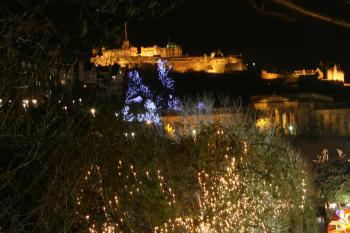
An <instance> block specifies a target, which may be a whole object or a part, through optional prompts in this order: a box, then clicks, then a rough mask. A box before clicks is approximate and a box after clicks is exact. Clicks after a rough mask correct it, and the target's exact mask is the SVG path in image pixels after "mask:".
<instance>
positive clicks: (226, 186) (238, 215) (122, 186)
mask: <svg viewBox="0 0 350 233" xmlns="http://www.w3.org/2000/svg"><path fill="white" fill-rule="evenodd" d="M214 132H215V133H214V135H215V136H214V137H213V139H214V140H212V141H211V140H210V141H208V143H207V149H208V151H209V152H215V151H216V152H217V151H221V152H223V155H222V162H221V163H220V162H219V166H217V167H216V168H215V169H212V170H208V171H206V170H201V171H199V172H198V173H197V174H196V175H195V174H194V175H195V176H196V179H195V180H196V184H192V186H193V190H191V191H192V192H193V198H194V206H192V207H191V208H192V210H191V211H190V213H191V214H187V213H188V212H186V211H185V212H183V213H182V212H176V213H177V214H175V215H173V216H174V217H170V218H169V219H167V220H165V221H164V222H163V223H162V224H160V225H158V226H152V229H153V230H152V231H153V233H170V232H174V233H175V232H188V233H229V232H239V233H240V232H242V233H246V232H248V233H249V232H264V233H268V232H287V231H288V229H287V228H288V227H289V226H288V225H283V224H281V222H283V221H288V218H289V214H290V212H292V211H294V212H295V211H299V212H300V213H302V212H303V211H304V210H305V208H306V205H307V203H306V202H307V196H308V193H307V182H306V180H305V178H303V177H305V176H306V174H304V172H302V173H303V174H301V175H300V176H299V177H293V180H294V181H293V183H295V185H294V186H293V185H288V187H284V186H283V182H285V183H286V182H287V179H290V178H286V177H287V176H288V174H285V176H286V177H283V176H282V177H274V176H272V175H271V174H269V173H266V172H265V170H264V169H262V170H261V171H259V169H260V168H259V166H254V167H251V164H250V161H249V158H250V156H254V149H256V148H253V147H252V145H251V144H250V143H251V142H250V141H249V140H242V141H240V144H241V146H239V147H233V146H232V145H231V144H226V146H224V147H223V148H220V147H222V145H223V144H220V143H219V144H217V143H218V141H220V140H221V142H223V141H225V138H226V134H227V132H226V131H224V130H218V131H214ZM190 134H191V136H194V135H193V131H192V129H191V131H190ZM200 135H201V134H200V132H199V131H196V136H197V140H196V141H195V142H194V143H199V141H200ZM134 136H135V133H134V132H128V133H125V137H129V138H130V137H134ZM219 145H220V146H219ZM237 148H240V151H237ZM261 166H262V165H261ZM103 172H104V171H102V169H101V168H100V167H99V166H97V165H93V166H91V167H90V169H89V170H88V171H87V174H86V176H85V177H84V179H83V182H82V188H80V189H79V190H80V191H79V192H77V193H78V194H77V197H76V205H77V206H78V207H77V209H78V211H77V213H76V214H77V218H78V219H81V223H84V224H85V225H86V226H87V229H88V230H87V231H88V232H92V233H95V232H110V233H116V232H128V230H129V231H130V229H128V230H126V229H125V226H126V225H128V224H130V221H134V220H133V219H134V218H135V217H134V216H133V213H132V210H131V209H130V205H133V203H134V202H137V200H139V199H138V198H140V197H144V196H145V195H147V189H148V185H150V184H152V185H151V186H152V187H158V191H159V192H160V194H161V196H159V202H161V203H165V205H163V206H162V205H160V206H162V208H170V209H171V210H172V209H176V208H178V203H179V201H178V200H177V195H176V190H175V189H174V187H171V185H169V184H170V182H169V181H168V180H167V179H166V177H165V176H164V175H163V172H162V171H161V170H160V169H158V170H157V169H156V170H155V168H153V169H145V168H142V169H140V168H138V167H137V166H135V165H134V164H132V163H130V162H123V161H122V160H119V161H117V162H116V170H115V174H114V175H113V174H112V177H114V180H117V184H118V187H116V190H117V191H111V187H110V186H108V185H107V186H106V185H104V183H105V182H110V181H108V180H109V179H110V178H111V177H106V178H107V180H104V179H103V175H102V174H103ZM175 188H176V187H175ZM112 189H113V188H112ZM91 193H94V195H95V196H97V197H96V198H95V199H92V200H91V199H89V198H87V196H88V195H89V194H91ZM293 193H294V194H297V195H294V196H293ZM296 197H297V198H296ZM146 199H147V198H146ZM96 200H97V201H96ZM180 203H181V200H180ZM180 205H181V204H180ZM87 206H90V208H87ZM97 209H99V211H97ZM101 219H102V220H101ZM98 220H99V221H98ZM101 221H102V222H101ZM135 232H137V231H135Z"/></svg>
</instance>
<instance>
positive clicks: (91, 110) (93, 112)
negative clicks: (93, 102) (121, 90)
mask: <svg viewBox="0 0 350 233" xmlns="http://www.w3.org/2000/svg"><path fill="white" fill-rule="evenodd" d="M90 112H91V114H92V116H93V117H95V116H96V115H95V114H96V109H94V108H91V109H90Z"/></svg>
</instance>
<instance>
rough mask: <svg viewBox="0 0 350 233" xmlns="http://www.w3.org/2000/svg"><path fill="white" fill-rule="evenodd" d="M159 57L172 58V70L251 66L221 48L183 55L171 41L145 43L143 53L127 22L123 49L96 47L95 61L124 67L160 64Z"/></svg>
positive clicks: (227, 69) (223, 69)
mask: <svg viewBox="0 0 350 233" xmlns="http://www.w3.org/2000/svg"><path fill="white" fill-rule="evenodd" d="M159 58H164V59H166V60H167V61H168V65H171V66H172V70H173V71H174V72H178V73H185V72H206V73H230V72H234V71H243V70H246V69H247V67H246V65H245V64H244V63H243V61H242V58H241V57H240V56H236V55H230V56H228V57H225V56H224V55H223V54H222V53H221V52H220V51H217V52H213V53H212V54H211V56H206V55H204V56H199V57H198V56H197V57H195V56H183V54H182V49H181V47H180V46H178V45H176V44H175V43H170V42H168V44H167V46H166V47H160V46H158V45H154V46H152V47H141V48H140V53H139V52H138V48H137V47H132V46H131V45H130V42H129V40H128V35H127V28H126V24H125V40H124V41H123V44H122V47H121V48H120V49H105V48H102V50H101V54H100V55H98V53H97V50H96V49H93V57H92V58H91V63H94V64H95V65H96V66H110V65H115V64H118V65H120V67H122V68H134V67H140V66H142V65H144V64H153V65H154V64H156V62H157V60H158V59H159Z"/></svg>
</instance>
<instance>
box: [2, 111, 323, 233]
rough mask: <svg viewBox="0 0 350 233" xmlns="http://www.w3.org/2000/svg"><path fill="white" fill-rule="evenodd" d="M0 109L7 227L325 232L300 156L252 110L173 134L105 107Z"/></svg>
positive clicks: (198, 123)
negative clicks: (261, 125) (319, 228)
mask: <svg viewBox="0 0 350 233" xmlns="http://www.w3.org/2000/svg"><path fill="white" fill-rule="evenodd" d="M0 111H1V113H0V122H1V132H2V133H1V136H0V140H1V141H0V143H1V149H0V150H1V151H0V153H1V155H2V156H1V161H0V164H2V165H1V168H0V169H1V194H0V195H1V197H0V204H1V207H2V208H1V213H0V227H1V231H3V232H89V231H90V232H103V230H110V232H165V231H168V232H298V233H299V232H316V231H315V229H316V228H315V222H314V220H315V215H314V213H313V211H312V208H311V206H310V201H309V196H308V189H309V187H308V185H309V184H308V179H307V174H306V172H305V169H304V168H303V165H302V162H301V160H300V158H299V156H298V155H297V154H296V153H295V152H294V151H293V150H292V149H291V148H289V147H288V146H287V145H286V144H285V143H284V142H283V140H282V139H280V138H278V137H276V136H274V135H273V134H272V133H269V132H261V131H259V130H258V129H256V128H255V127H253V125H254V124H253V121H251V120H249V119H251V118H250V117H249V116H247V114H245V113H242V112H241V113H239V114H235V115H234V116H233V117H232V118H231V119H226V120H225V121H223V122H219V121H214V120H213V121H209V122H206V121H205V120H203V118H201V119H200V120H198V121H193V122H192V123H188V124H186V121H183V123H182V124H178V125H177V126H178V128H175V127H174V128H175V135H167V134H166V133H165V131H163V129H162V128H161V127H153V126H148V125H140V124H126V123H124V122H122V121H120V120H119V119H116V118H115V117H114V118H113V117H109V115H108V114H102V113H100V112H99V111H97V114H96V118H93V117H92V116H91V114H89V113H88V112H87V111H86V110H85V111H84V109H76V110H74V111H72V112H70V113H67V112H65V111H64V110H62V109H60V108H57V107H53V106H49V104H48V105H47V106H44V105H42V106H40V107H38V108H33V109H28V110H27V111H23V110H22V109H17V108H15V107H14V105H13V106H12V107H8V108H5V107H3V108H1V110H0ZM209 115H210V114H209ZM39 116H40V117H39ZM111 116H112V114H111ZM192 117H193V118H196V116H192ZM185 118H186V117H183V118H182V119H185ZM198 119H199V118H198ZM195 122H196V123H195ZM181 127H182V130H180V128H181ZM194 130H195V131H194ZM178 132H181V134H180V133H178ZM186 132H189V133H186Z"/></svg>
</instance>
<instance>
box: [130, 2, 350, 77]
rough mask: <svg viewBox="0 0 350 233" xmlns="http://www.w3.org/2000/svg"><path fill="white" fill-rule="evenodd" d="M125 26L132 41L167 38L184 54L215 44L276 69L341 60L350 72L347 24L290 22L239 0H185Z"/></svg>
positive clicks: (142, 42) (212, 47)
mask: <svg viewBox="0 0 350 233" xmlns="http://www.w3.org/2000/svg"><path fill="white" fill-rule="evenodd" d="M128 28H129V30H128V32H129V39H130V41H131V43H132V44H134V45H137V46H141V45H144V46H151V45H154V44H159V45H163V46H164V45H165V44H166V43H167V41H168V39H170V40H171V41H174V42H176V43H178V44H179V45H181V46H182V48H183V51H184V54H189V55H203V54H210V52H212V51H215V50H217V49H220V50H221V51H222V52H223V53H224V54H226V55H227V54H242V55H243V58H244V59H245V60H246V61H247V62H256V63H257V64H258V65H261V66H264V67H275V68H279V69H293V68H314V67H315V66H317V65H318V64H319V62H320V61H322V62H329V63H331V64H332V63H335V64H340V65H341V67H342V69H344V70H345V72H346V77H347V78H346V79H347V80H349V77H350V75H349V73H350V60H349V59H348V56H347V54H348V53H349V52H350V45H349V43H348V42H349V41H350V29H344V28H340V27H336V26H333V25H329V24H326V23H322V22H318V21H315V20H313V19H307V18H298V21H297V22H289V21H286V20H283V19H281V18H276V17H272V16H267V15H261V14H259V13H257V12H256V11H254V10H253V9H252V8H251V7H250V6H249V5H248V3H247V1H244V0H241V1H237V2H234V3H232V2H230V1H226V0H218V1H216V2H215V4H213V3H210V2H207V1H199V0H192V1H187V2H185V3H183V4H181V5H179V6H178V7H177V8H176V9H175V10H173V11H172V12H170V13H169V14H167V15H165V16H163V17H159V18H154V19H148V20H145V21H140V22H138V21H131V22H129V25H128Z"/></svg>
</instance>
